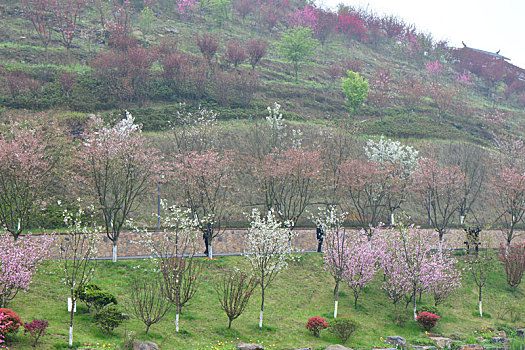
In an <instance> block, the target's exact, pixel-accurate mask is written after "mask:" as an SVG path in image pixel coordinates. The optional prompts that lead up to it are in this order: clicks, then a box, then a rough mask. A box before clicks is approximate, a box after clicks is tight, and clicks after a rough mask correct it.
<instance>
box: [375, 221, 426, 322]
mask: <svg viewBox="0 0 525 350" xmlns="http://www.w3.org/2000/svg"><path fill="white" fill-rule="evenodd" d="M381 235H382V237H383V242H384V246H385V255H384V257H383V259H382V260H383V261H382V266H383V270H384V273H385V282H384V283H383V288H384V289H385V290H386V291H387V293H388V295H389V298H390V299H392V301H393V302H394V304H396V303H397V302H398V301H400V300H401V299H404V300H405V301H406V306H407V307H408V305H409V303H410V302H413V306H414V320H415V319H416V317H417V314H416V306H417V305H416V301H417V294H418V293H421V292H424V291H425V290H427V288H428V286H429V280H430V278H431V277H432V271H431V269H430V266H431V265H430V262H431V261H432V256H431V254H430V250H431V244H430V240H429V239H428V238H429V237H424V236H423V232H422V231H421V230H419V229H417V228H415V227H414V226H409V227H405V226H404V225H397V226H396V227H395V229H390V230H385V231H383V232H381Z"/></svg>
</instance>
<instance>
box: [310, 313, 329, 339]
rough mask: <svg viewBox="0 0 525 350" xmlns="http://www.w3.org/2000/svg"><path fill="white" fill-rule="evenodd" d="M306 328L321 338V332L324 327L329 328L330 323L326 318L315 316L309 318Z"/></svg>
mask: <svg viewBox="0 0 525 350" xmlns="http://www.w3.org/2000/svg"><path fill="white" fill-rule="evenodd" d="M306 328H307V329H308V330H309V331H310V332H312V333H313V334H314V336H315V337H318V338H319V333H320V332H321V330H322V329H326V328H328V324H327V323H326V322H325V321H324V318H322V317H318V316H315V317H310V318H309V319H308V322H307V323H306Z"/></svg>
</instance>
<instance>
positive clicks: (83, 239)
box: [60, 208, 100, 347]
mask: <svg viewBox="0 0 525 350" xmlns="http://www.w3.org/2000/svg"><path fill="white" fill-rule="evenodd" d="M63 215H64V223H65V224H66V226H67V228H68V229H67V231H66V233H65V234H64V235H63V239H62V241H61V243H60V261H61V265H62V266H61V267H62V270H63V271H64V283H65V284H66V287H67V289H68V294H69V297H70V298H71V311H70V319H69V347H72V346H73V319H74V311H75V303H76V299H77V293H75V290H82V289H84V288H85V287H86V286H87V285H88V284H89V282H90V281H91V279H92V278H93V273H94V270H95V269H94V267H95V266H94V261H93V260H92V258H93V257H94V255H95V253H96V247H95V243H96V238H97V237H98V234H99V232H100V229H99V228H98V227H90V226H88V225H86V224H85V223H83V222H82V217H83V216H84V210H83V209H82V208H80V209H79V210H78V211H77V212H69V211H67V210H64V212H63Z"/></svg>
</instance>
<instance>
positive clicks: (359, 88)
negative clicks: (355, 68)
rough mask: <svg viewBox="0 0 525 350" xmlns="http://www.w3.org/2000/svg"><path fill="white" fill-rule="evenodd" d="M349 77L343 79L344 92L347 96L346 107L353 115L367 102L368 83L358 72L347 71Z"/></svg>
mask: <svg viewBox="0 0 525 350" xmlns="http://www.w3.org/2000/svg"><path fill="white" fill-rule="evenodd" d="M346 74H347V75H348V77H346V78H345V77H343V78H341V80H342V84H341V86H342V87H343V92H344V94H345V96H346V101H345V104H346V107H347V108H348V110H349V111H350V115H353V114H354V113H355V111H356V110H357V109H358V108H359V107H360V106H361V105H362V104H363V102H365V100H366V98H367V96H368V88H369V86H368V81H367V80H366V79H365V78H363V77H362V76H360V75H359V73H357V72H352V71H346Z"/></svg>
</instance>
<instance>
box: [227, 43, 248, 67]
mask: <svg viewBox="0 0 525 350" xmlns="http://www.w3.org/2000/svg"><path fill="white" fill-rule="evenodd" d="M247 57H248V55H247V54H246V51H245V49H244V48H243V47H242V46H241V44H240V43H239V42H238V41H230V42H229V43H228V48H227V49H226V59H227V60H228V62H230V63H232V64H233V66H234V67H235V68H237V66H238V65H239V64H241V63H242V62H244V60H245V59H246V58H247Z"/></svg>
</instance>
